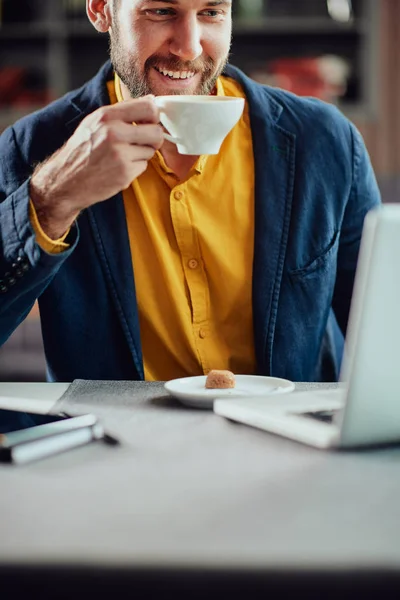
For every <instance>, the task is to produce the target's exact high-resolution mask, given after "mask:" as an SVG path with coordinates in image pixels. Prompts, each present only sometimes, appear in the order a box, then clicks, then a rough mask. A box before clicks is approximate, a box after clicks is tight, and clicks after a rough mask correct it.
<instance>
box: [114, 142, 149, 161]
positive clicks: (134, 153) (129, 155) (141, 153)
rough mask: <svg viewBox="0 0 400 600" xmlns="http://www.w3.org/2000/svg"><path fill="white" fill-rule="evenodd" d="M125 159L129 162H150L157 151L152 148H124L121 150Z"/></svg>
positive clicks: (134, 146) (133, 146)
mask: <svg viewBox="0 0 400 600" xmlns="http://www.w3.org/2000/svg"><path fill="white" fill-rule="evenodd" d="M121 152H123V155H124V159H125V160H128V161H129V162H139V161H146V162H147V161H149V160H151V159H152V158H153V156H154V155H155V153H156V151H155V149H154V148H152V147H151V146H136V145H132V146H123V148H121Z"/></svg>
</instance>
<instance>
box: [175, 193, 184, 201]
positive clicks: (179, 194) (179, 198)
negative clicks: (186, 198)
mask: <svg viewBox="0 0 400 600" xmlns="http://www.w3.org/2000/svg"><path fill="white" fill-rule="evenodd" d="M174 198H175V200H182V198H183V192H175V193H174Z"/></svg>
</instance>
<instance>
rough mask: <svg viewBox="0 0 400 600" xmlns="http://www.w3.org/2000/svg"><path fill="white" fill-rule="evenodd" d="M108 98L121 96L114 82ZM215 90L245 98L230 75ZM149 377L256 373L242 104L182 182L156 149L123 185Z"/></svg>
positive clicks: (250, 177)
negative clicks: (221, 138)
mask: <svg viewBox="0 0 400 600" xmlns="http://www.w3.org/2000/svg"><path fill="white" fill-rule="evenodd" d="M109 93H110V98H111V102H112V103H115V102H116V101H122V96H121V92H120V87H119V81H118V79H116V81H115V85H113V84H112V82H111V83H110V84H109ZM217 93H218V94H219V95H221V94H225V95H227V96H239V97H245V95H244V92H243V90H242V89H241V87H240V86H239V84H238V83H237V82H235V81H234V80H232V79H228V78H226V77H221V78H220V79H219V81H218V86H217ZM124 205H125V211H126V218H127V224H128V233H129V241H130V247H131V253H132V260H133V268H134V273H135V283H136V294H137V301H138V308H139V320H140V330H141V342H142V350H143V359H144V369H145V378H146V380H168V379H172V378H175V377H184V376H190V375H201V374H203V373H208V371H209V370H210V369H230V370H232V371H234V372H235V373H250V374H251V373H254V372H255V355H254V340H253V312H252V266H253V253H254V160H253V144H252V136H251V129H250V122H249V115H248V110H247V106H246V109H245V112H244V114H243V117H242V118H241V120H240V121H239V123H238V124H237V126H236V127H235V128H234V129H233V130H232V131H231V133H230V134H229V135H228V137H227V138H226V140H225V142H224V144H223V147H222V149H221V152H220V153H219V154H218V155H217V156H201V157H200V158H199V160H198V161H197V163H196V164H195V166H194V168H193V169H192V171H191V173H190V174H189V176H188V177H187V179H186V180H184V181H179V180H178V178H177V177H176V176H175V175H174V173H173V172H172V171H171V169H169V168H168V167H167V166H166V164H165V161H164V159H163V157H162V155H161V153H160V152H157V153H156V155H155V156H154V158H153V159H152V160H151V161H150V163H149V166H148V169H147V170H146V171H145V173H143V175H141V176H140V177H139V178H138V179H136V180H135V181H134V182H133V184H132V186H131V187H130V188H129V189H128V190H125V191H124Z"/></svg>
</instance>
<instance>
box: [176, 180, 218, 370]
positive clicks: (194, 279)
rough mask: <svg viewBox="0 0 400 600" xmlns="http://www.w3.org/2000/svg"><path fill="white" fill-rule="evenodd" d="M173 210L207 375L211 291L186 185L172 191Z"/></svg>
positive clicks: (197, 341) (195, 331)
mask: <svg viewBox="0 0 400 600" xmlns="http://www.w3.org/2000/svg"><path fill="white" fill-rule="evenodd" d="M170 209H171V219H172V223H173V227H174V231H175V236H176V240H177V244H178V248H179V250H180V254H181V259H182V266H183V271H184V275H185V280H186V284H187V287H188V291H189V297H190V303H191V312H192V333H193V337H194V343H195V347H196V350H197V354H198V358H199V360H200V363H201V366H202V369H203V372H208V371H209V369H210V366H209V364H208V360H207V338H209V335H210V323H209V289H208V281H207V277H206V273H205V270H204V265H203V260H202V256H201V249H200V244H199V240H198V237H197V232H196V228H195V227H194V224H193V220H192V215H191V211H190V192H189V189H188V185H187V182H186V183H184V184H180V185H177V186H176V187H174V188H173V189H172V190H171V194H170Z"/></svg>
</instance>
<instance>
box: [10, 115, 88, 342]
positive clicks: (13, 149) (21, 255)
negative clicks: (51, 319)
mask: <svg viewBox="0 0 400 600" xmlns="http://www.w3.org/2000/svg"><path fill="white" fill-rule="evenodd" d="M31 171H32V167H31V166H30V165H28V164H27V162H26V161H25V160H24V159H23V156H22V154H21V152H20V150H19V148H18V144H17V141H16V135H15V131H14V128H12V127H10V128H9V129H7V130H6V131H5V132H4V133H3V134H2V136H0V346H1V345H2V344H3V343H4V342H5V341H6V340H7V339H8V337H9V336H10V335H11V334H12V332H13V331H14V330H15V329H16V327H17V326H18V325H19V324H20V323H21V322H22V321H23V320H24V318H25V317H26V316H27V314H28V313H29V311H30V309H31V308H32V306H33V304H34V302H35V300H36V299H37V298H38V297H39V296H40V295H41V294H42V292H43V291H44V290H45V289H46V287H47V286H48V285H49V284H50V282H51V281H52V279H53V278H54V276H55V275H56V274H57V272H58V270H59V269H60V268H61V267H62V265H63V263H64V261H65V260H67V259H68V257H69V256H70V254H71V253H72V252H73V251H74V249H75V247H76V244H77V243H78V238H79V232H78V227H77V226H74V227H72V229H71V232H70V234H69V236H68V239H67V240H66V241H67V242H68V244H69V245H70V247H69V249H68V250H66V251H65V252H63V253H62V254H48V253H46V252H45V251H44V250H43V249H42V248H41V247H40V245H39V244H38V243H37V240H36V236H35V232H34V229H33V227H32V225H31V222H30V218H29V183H30V175H31Z"/></svg>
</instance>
